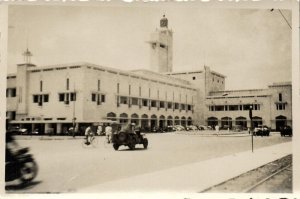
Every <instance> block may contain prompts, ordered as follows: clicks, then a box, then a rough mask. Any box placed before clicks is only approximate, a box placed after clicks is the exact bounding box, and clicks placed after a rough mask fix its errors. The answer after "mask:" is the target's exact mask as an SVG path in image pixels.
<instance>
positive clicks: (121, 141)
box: [111, 124, 148, 150]
mask: <svg viewBox="0 0 300 199" xmlns="http://www.w3.org/2000/svg"><path fill="white" fill-rule="evenodd" d="M111 141H112V144H113V147H114V149H115V150H118V149H119V147H120V146H121V145H124V146H128V147H129V149H130V150H133V149H135V145H137V144H142V145H143V146H144V148H145V149H147V147H148V139H147V138H146V135H145V134H144V133H141V132H140V131H139V130H136V129H135V125H134V124H129V125H128V126H127V127H126V128H124V129H121V130H120V131H117V132H114V133H113V134H112V139H111Z"/></svg>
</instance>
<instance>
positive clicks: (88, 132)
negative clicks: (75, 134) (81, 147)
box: [84, 124, 94, 145]
mask: <svg viewBox="0 0 300 199" xmlns="http://www.w3.org/2000/svg"><path fill="white" fill-rule="evenodd" d="M84 135H85V139H86V142H85V144H87V145H89V144H90V142H91V141H92V139H93V137H94V132H93V130H92V124H90V125H89V126H88V127H87V128H86V129H85V133H84ZM89 137H90V139H89Z"/></svg>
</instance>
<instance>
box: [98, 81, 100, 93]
mask: <svg viewBox="0 0 300 199" xmlns="http://www.w3.org/2000/svg"><path fill="white" fill-rule="evenodd" d="M98 91H100V79H98Z"/></svg>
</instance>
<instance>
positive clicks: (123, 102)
mask: <svg viewBox="0 0 300 199" xmlns="http://www.w3.org/2000/svg"><path fill="white" fill-rule="evenodd" d="M120 104H128V102H127V97H123V96H121V97H120Z"/></svg>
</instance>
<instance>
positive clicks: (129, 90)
mask: <svg viewBox="0 0 300 199" xmlns="http://www.w3.org/2000/svg"><path fill="white" fill-rule="evenodd" d="M128 93H129V95H131V85H129V88H128Z"/></svg>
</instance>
